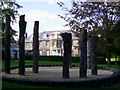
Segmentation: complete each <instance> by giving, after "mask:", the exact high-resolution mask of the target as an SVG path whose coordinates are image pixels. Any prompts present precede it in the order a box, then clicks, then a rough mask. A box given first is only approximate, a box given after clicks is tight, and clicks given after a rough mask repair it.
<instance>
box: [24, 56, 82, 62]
mask: <svg viewBox="0 0 120 90" xmlns="http://www.w3.org/2000/svg"><path fill="white" fill-rule="evenodd" d="M79 58H80V57H72V62H79V60H80V59H79ZM25 59H26V60H32V59H33V55H25ZM63 59H64V57H63V56H39V60H40V61H59V62H63Z"/></svg>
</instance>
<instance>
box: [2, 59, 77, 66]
mask: <svg viewBox="0 0 120 90" xmlns="http://www.w3.org/2000/svg"><path fill="white" fill-rule="evenodd" d="M32 63H33V61H32V60H25V65H32ZM38 63H39V65H40V64H42V65H45V64H56V65H59V64H63V62H57V61H39V62H38ZM72 64H74V65H79V63H72ZM0 66H2V68H4V61H3V62H2V65H1V64H0ZM10 66H11V67H15V66H19V60H11V65H10Z"/></svg>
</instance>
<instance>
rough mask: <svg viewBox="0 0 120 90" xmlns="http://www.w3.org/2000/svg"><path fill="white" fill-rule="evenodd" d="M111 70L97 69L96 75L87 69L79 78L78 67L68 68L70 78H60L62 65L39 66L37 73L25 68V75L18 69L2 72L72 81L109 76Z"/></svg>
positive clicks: (20, 76) (41, 78) (14, 76)
mask: <svg viewBox="0 0 120 90" xmlns="http://www.w3.org/2000/svg"><path fill="white" fill-rule="evenodd" d="M112 74H113V72H111V71H108V70H98V75H91V70H90V69H88V70H87V78H79V68H77V67H74V68H71V69H70V79H63V78H62V67H39V73H38V74H34V73H33V72H32V68H26V73H25V75H18V69H13V70H11V74H10V75H8V74H5V73H4V72H3V73H2V76H3V77H8V78H15V79H23V80H30V81H34V80H35V81H41V80H42V81H46V80H47V81H51V80H52V81H73V80H91V79H99V78H104V77H109V76H110V75H112Z"/></svg>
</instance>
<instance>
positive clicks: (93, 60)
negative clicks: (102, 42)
mask: <svg viewBox="0 0 120 90" xmlns="http://www.w3.org/2000/svg"><path fill="white" fill-rule="evenodd" d="M91 38H92V47H91V69H92V75H97V52H96V47H97V44H98V36H92V37H91Z"/></svg>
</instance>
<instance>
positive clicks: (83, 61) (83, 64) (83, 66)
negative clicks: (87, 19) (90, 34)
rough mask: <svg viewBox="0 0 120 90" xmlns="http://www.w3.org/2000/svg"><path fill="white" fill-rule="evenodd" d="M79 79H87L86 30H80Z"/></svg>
mask: <svg viewBox="0 0 120 90" xmlns="http://www.w3.org/2000/svg"><path fill="white" fill-rule="evenodd" d="M80 50H81V54H80V72H79V75H80V78H82V77H87V30H82V32H81V35H80Z"/></svg>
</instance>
